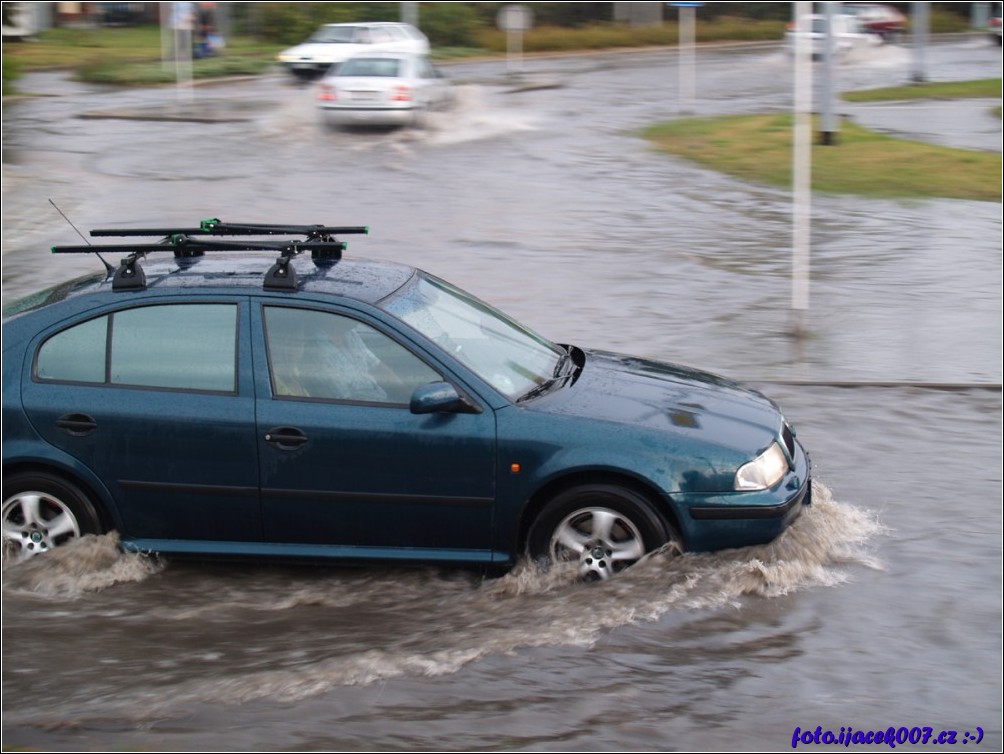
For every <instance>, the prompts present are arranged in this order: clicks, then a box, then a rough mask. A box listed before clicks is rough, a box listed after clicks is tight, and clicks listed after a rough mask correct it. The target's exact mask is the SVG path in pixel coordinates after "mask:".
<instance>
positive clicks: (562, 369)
mask: <svg viewBox="0 0 1004 754" xmlns="http://www.w3.org/2000/svg"><path fill="white" fill-rule="evenodd" d="M562 348H564V349H565V352H564V353H563V354H561V356H560V357H558V362H557V363H556V364H555V365H554V371H553V372H552V373H551V374H552V376H551V379H549V380H544V381H543V382H541V383H540V384H539V385H536V386H534V387H532V388H530V389H529V390H528V391H527V392H525V393H524V394H523V395H521V396H520V397H519V398H517V399H516V402H517V403H522V402H523V401H527V400H530V399H532V398H536V397H538V396H541V395H543V394H544V393H547V392H549V391H550V390H551V389H552V388H553V387H555V386H556V385H557V384H558V383H561V384H562V385H564V384H565V382H567V379H568V377H570V376H571V375H572V374H574V373H575V364H574V362H573V361H572V348H571V346H562Z"/></svg>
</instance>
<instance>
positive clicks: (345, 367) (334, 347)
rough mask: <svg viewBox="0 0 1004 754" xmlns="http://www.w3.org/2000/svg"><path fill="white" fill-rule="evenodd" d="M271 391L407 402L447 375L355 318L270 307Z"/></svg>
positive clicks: (360, 400) (286, 395)
mask: <svg viewBox="0 0 1004 754" xmlns="http://www.w3.org/2000/svg"><path fill="white" fill-rule="evenodd" d="M264 311H265V336H266V340H267V343H268V356H269V370H270V376H271V380H272V394H273V395H274V396H276V397H279V398H312V399H317V400H334V401H350V402H358V403H381V404H392V405H407V404H408V403H409V401H410V400H411V395H412V393H414V392H415V389H416V388H418V387H420V386H422V385H426V384H428V383H430V382H436V381H438V380H440V379H442V377H441V376H440V375H439V373H438V372H436V371H435V370H434V369H432V368H431V367H429V366H428V365H427V364H426V363H425V362H423V361H422V360H421V359H419V358H418V357H417V356H415V355H414V354H413V353H411V351H409V350H408V349H406V348H404V347H403V346H402V345H401V344H400V343H398V342H397V341H395V340H393V339H392V338H390V337H388V336H387V335H384V334H383V333H381V332H380V331H378V330H376V329H375V328H373V327H371V326H369V325H367V324H366V323H364V322H360V321H358V320H356V319H353V318H351V317H346V316H343V315H340V314H333V313H331V312H322V311H315V310H312V309H293V308H287V307H280V306H267V307H265V310H264Z"/></svg>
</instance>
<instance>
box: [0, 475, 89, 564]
mask: <svg viewBox="0 0 1004 754" xmlns="http://www.w3.org/2000/svg"><path fill="white" fill-rule="evenodd" d="M3 486H4V498H3V508H2V509H0V517H2V520H3V560H4V563H8V562H17V561H20V560H25V559H27V558H30V557H33V556H35V555H38V554H40V553H43V552H47V551H48V550H51V549H52V548H53V547H58V546H59V545H63V544H66V543H67V542H69V541H70V540H72V539H75V538H76V537H79V536H81V535H83V534H100V533H101V532H102V528H101V523H100V521H99V519H98V515H97V512H96V511H95V509H94V506H93V505H92V504H91V501H90V500H88V498H87V496H86V495H85V494H84V493H83V492H82V491H81V490H80V489H79V488H78V487H77V486H76V485H74V484H72V483H70V482H67V481H65V480H63V479H61V478H60V477H58V476H55V475H53V474H48V473H46V472H28V473H23V474H15V475H13V476H11V477H9V478H7V479H5V480H4V485H3Z"/></svg>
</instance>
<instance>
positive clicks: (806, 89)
mask: <svg viewBox="0 0 1004 754" xmlns="http://www.w3.org/2000/svg"><path fill="white" fill-rule="evenodd" d="M794 7H795V29H796V32H797V33H796V34H795V61H794V62H795V77H794V78H795V92H794V95H795V107H794V110H795V112H794V126H793V133H792V158H791V163H792V264H791V311H792V334H793V335H795V336H796V337H801V336H802V335H804V334H805V315H806V312H807V311H808V309H809V252H810V242H811V225H810V221H811V200H812V47H811V45H812V41H811V40H810V39H809V32H810V31H811V29H810V27H809V24H810V19H809V15H810V14H811V13H812V3H811V2H805V0H802V1H800V2H796V3H794Z"/></svg>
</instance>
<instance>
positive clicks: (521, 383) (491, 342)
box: [381, 274, 565, 400]
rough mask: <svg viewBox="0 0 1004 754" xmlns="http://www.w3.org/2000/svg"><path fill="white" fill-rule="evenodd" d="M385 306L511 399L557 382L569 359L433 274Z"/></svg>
mask: <svg viewBox="0 0 1004 754" xmlns="http://www.w3.org/2000/svg"><path fill="white" fill-rule="evenodd" d="M381 306H382V307H383V308H384V309H385V310H386V311H388V312H390V313H391V314H393V315H394V316H396V317H398V318H399V319H401V320H402V321H404V322H405V323H407V324H408V325H410V326H411V327H413V328H415V329H416V330H418V331H419V332H420V333H422V335H424V336H425V337H427V338H429V339H430V340H433V341H435V342H436V343H438V344H439V345H440V346H441V347H442V348H444V349H445V350H446V351H448V352H449V353H451V354H452V355H453V357H454V358H456V359H457V360H458V361H460V362H461V363H462V364H463V365H464V366H466V367H467V368H468V369H470V370H471V371H472V372H474V373H475V374H477V375H478V376H479V377H480V378H481V379H483V380H484V381H485V382H487V383H488V384H490V385H491V386H492V387H494V388H495V389H496V390H498V391H499V392H500V393H502V394H504V395H505V396H506V397H507V398H509V399H510V400H516V399H517V398H519V397H521V396H523V395H526V394H527V393H529V392H531V391H533V390H535V389H536V388H538V387H540V386H541V385H543V384H544V383H547V382H550V381H551V380H553V378H554V375H555V372H556V370H557V369H558V366H559V364H560V363H561V362H562V359H563V357H564V355H565V353H564V351H563V350H562V349H561V348H559V347H558V346H557V345H555V344H554V343H551V342H550V341H548V340H547V339H545V338H543V337H541V336H540V335H537V334H536V333H534V332H532V331H531V330H528V329H527V328H525V327H523V326H522V325H520V324H519V323H517V322H515V321H513V320H512V319H510V318H509V317H508V316H506V315H505V314H503V313H501V312H499V311H498V310H496V309H494V308H492V307H491V306H489V305H488V304H486V303H484V302H483V301H479V300H478V299H476V298H474V297H473V296H471V295H470V294H468V293H465V292H464V291H461V290H460V289H458V288H455V287H453V286H451V285H450V284H449V283H446V282H444V281H442V280H439V279H438V278H434V277H432V276H431V275H425V274H422V275H418V276H416V277H415V278H414V279H413V281H412V282H411V283H410V284H408V285H406V286H405V287H404V288H402V289H401V290H400V291H398V292H397V293H395V294H394V295H392V296H391V297H390V298H387V299H385V300H384V301H383V302H381Z"/></svg>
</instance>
